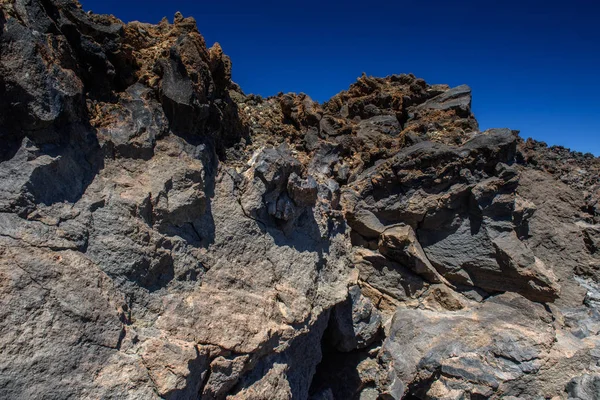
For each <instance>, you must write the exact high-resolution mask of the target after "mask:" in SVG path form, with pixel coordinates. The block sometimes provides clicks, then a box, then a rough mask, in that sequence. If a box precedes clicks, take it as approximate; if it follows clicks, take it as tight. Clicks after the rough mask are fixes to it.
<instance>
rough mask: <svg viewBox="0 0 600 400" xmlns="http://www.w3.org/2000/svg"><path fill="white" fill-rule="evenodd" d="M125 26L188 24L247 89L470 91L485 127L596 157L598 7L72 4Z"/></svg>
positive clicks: (529, 2)
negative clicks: (404, 78) (179, 19)
mask: <svg viewBox="0 0 600 400" xmlns="http://www.w3.org/2000/svg"><path fill="white" fill-rule="evenodd" d="M81 3H82V4H83V6H84V8H85V9H86V10H93V11H94V12H97V13H111V14H114V15H116V16H117V17H119V18H121V19H122V20H124V21H126V22H127V21H132V20H139V21H144V22H154V23H155V22H158V21H160V19H161V18H162V17H163V16H167V17H168V18H169V19H170V20H172V18H173V15H174V13H175V12H176V11H181V12H182V13H183V14H184V16H193V17H194V18H196V20H197V22H198V27H199V29H200V32H201V33H202V34H203V35H204V37H205V39H206V41H207V43H208V45H209V46H210V45H211V44H212V43H214V42H215V41H218V42H219V43H220V44H221V45H222V47H223V49H224V51H225V53H227V54H228V55H229V56H230V57H231V58H232V61H233V78H234V80H235V81H236V82H237V83H239V84H240V86H241V87H242V89H243V90H244V91H245V92H246V93H257V94H261V95H263V96H269V95H274V94H276V93H278V92H279V91H283V92H304V93H307V94H308V95H310V96H311V97H312V98H313V99H315V100H318V101H325V100H327V99H328V98H330V97H331V96H333V95H334V94H335V93H337V92H339V91H340V90H343V89H346V88H347V87H348V86H349V85H350V84H351V83H352V82H353V81H354V80H355V79H356V78H357V77H358V76H360V75H361V73H362V72H365V73H367V74H368V75H374V76H385V75H390V74H394V73H403V72H406V73H408V72H412V73H414V74H415V75H417V76H419V77H422V78H424V79H425V80H426V81H427V82H428V83H447V84H450V85H452V86H455V85H459V84H463V83H466V84H468V85H470V86H471V87H472V88H473V110H474V112H475V116H476V117H477V119H478V120H479V123H480V126H481V128H482V129H487V128H492V127H509V128H512V129H518V130H520V131H521V135H522V136H523V137H533V138H535V139H537V140H543V141H545V142H547V143H548V144H551V145H552V144H556V145H563V146H565V147H570V148H571V149H572V150H577V151H581V152H591V153H594V154H596V155H600V128H599V122H600V121H599V120H600V23H598V22H597V18H598V15H600V2H598V1H595V0H572V1H569V2H567V1H554V0H548V1H542V0H535V1H534V0H521V1H515V0H504V1H496V0H485V1H484V0H478V1H475V0H469V1H466V0H454V1H448V0H420V1H419V0H410V1H407V0H404V1H402V0H400V1H379V0H371V1H361V2H359V1H355V0H348V1H344V2H342V1H323V0H322V1H315V0H304V1H302V2H298V1H288V2H286V1H259V0H256V1H247V0H245V1H240V0H232V1H192V0H178V1H177V0H172V1H164V0H145V1H140V0H119V1H117V0H81Z"/></svg>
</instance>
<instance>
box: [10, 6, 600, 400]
mask: <svg viewBox="0 0 600 400" xmlns="http://www.w3.org/2000/svg"><path fill="white" fill-rule="evenodd" d="M1 6H2V9H1V13H0V332H1V334H0V398H3V399H67V398H86V399H87V398H89V399H159V398H164V399H200V398H201V399H225V398H230V399H289V398H294V399H307V398H312V399H365V400H366V399H401V398H421V399H482V398H507V399H509V398H512V399H516V398H521V399H541V398H556V399H558V398H561V399H567V398H571V399H582V400H583V399H596V398H600V389H599V388H600V367H599V363H600V347H599V344H600V343H599V339H600V336H598V335H599V334H600V309H599V308H598V307H599V306H600V286H599V285H600V283H599V282H600V181H599V178H598V173H599V171H600V161H599V160H598V159H596V158H594V157H592V156H590V155H581V154H576V153H570V152H568V151H567V150H565V149H562V148H547V147H546V146H545V145H544V144H542V143H536V142H533V141H527V142H523V141H522V140H521V139H519V137H518V133H517V132H515V131H511V130H508V129H494V130H489V131H486V132H480V131H479V129H478V124H477V121H476V120H475V118H474V116H473V114H472V112H471V90H470V89H469V87H467V86H459V87H457V88H449V87H448V86H444V85H428V84H427V83H426V82H425V81H423V80H422V79H417V78H415V77H414V76H413V75H393V76H390V77H387V78H371V77H367V76H362V77H361V78H359V79H358V81H357V82H356V83H354V84H353V85H352V86H351V87H350V88H349V89H348V90H347V91H344V92H342V93H340V94H338V95H336V96H335V97H333V98H332V99H331V100H330V101H328V102H327V103H325V104H318V103H316V102H313V101H312V100H311V99H310V98H309V97H308V96H306V95H304V94H280V95H278V96H275V97H272V98H268V99H263V98H261V97H258V96H253V95H245V94H244V93H243V92H242V91H241V90H240V88H239V87H238V86H237V85H236V84H235V83H233V82H232V81H231V62H230V60H229V58H228V57H227V56H226V55H224V53H223V51H222V49H221V47H220V46H219V45H218V44H215V45H214V46H213V47H211V48H210V49H209V48H207V47H206V44H205V42H204V39H203V38H202V36H201V35H200V33H199V32H198V30H197V28H196V24H195V21H194V20H193V19H192V18H184V17H183V16H181V15H180V14H177V15H175V18H174V21H173V23H170V22H169V21H167V20H166V19H165V20H163V21H161V22H160V23H159V24H158V25H150V24H144V23H139V22H132V23H129V24H124V23H122V22H121V21H119V20H118V19H116V18H114V17H111V16H105V15H94V14H92V13H86V12H84V11H83V10H82V9H81V7H80V6H79V4H78V3H77V2H76V1H74V0H2V2H1Z"/></svg>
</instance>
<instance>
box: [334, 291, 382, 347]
mask: <svg viewBox="0 0 600 400" xmlns="http://www.w3.org/2000/svg"><path fill="white" fill-rule="evenodd" d="M380 328H381V315H380V314H379V311H377V309H376V308H375V307H374V306H373V304H372V303H371V301H370V300H369V299H367V298H365V297H364V296H363V295H362V294H361V292H360V288H359V287H358V286H352V287H351V288H349V289H348V300H347V301H346V302H344V303H342V304H338V305H337V306H336V307H335V308H334V309H333V312H332V314H331V322H330V329H331V335H332V338H331V340H332V341H333V343H334V346H335V347H336V348H337V349H338V350H339V351H342V352H348V351H353V350H356V349H361V348H364V347H367V346H369V345H370V344H371V343H373V341H374V340H375V339H376V338H377V335H378V334H379V329H380Z"/></svg>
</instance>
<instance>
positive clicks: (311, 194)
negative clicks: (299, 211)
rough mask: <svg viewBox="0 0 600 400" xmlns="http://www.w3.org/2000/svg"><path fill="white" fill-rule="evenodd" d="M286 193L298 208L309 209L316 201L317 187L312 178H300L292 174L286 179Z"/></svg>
mask: <svg viewBox="0 0 600 400" xmlns="http://www.w3.org/2000/svg"><path fill="white" fill-rule="evenodd" d="M287 191H288V193H289V195H290V197H291V198H292V200H294V203H296V205H298V206H299V207H311V206H313V205H314V204H315V202H316V201H317V194H318V191H319V187H318V185H317V182H316V181H315V180H314V179H313V177H311V176H309V177H307V178H306V179H302V178H300V177H299V176H298V175H296V173H294V172H292V173H291V174H290V177H289V178H288V183H287Z"/></svg>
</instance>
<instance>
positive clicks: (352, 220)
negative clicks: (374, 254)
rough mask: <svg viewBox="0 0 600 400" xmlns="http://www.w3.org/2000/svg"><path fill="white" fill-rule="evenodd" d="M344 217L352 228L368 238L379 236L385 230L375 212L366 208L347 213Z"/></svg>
mask: <svg viewBox="0 0 600 400" xmlns="http://www.w3.org/2000/svg"><path fill="white" fill-rule="evenodd" d="M346 218H348V224H349V225H350V226H351V227H352V229H354V230H355V231H356V232H358V233H359V234H361V235H362V236H364V237H365V238H368V239H377V238H379V235H380V234H381V233H382V232H383V231H384V230H385V227H384V226H383V224H382V223H381V222H380V221H379V219H378V218H377V217H376V216H375V214H373V213H372V212H370V211H368V210H363V209H359V210H355V211H353V212H351V213H348V214H347V216H346Z"/></svg>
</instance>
